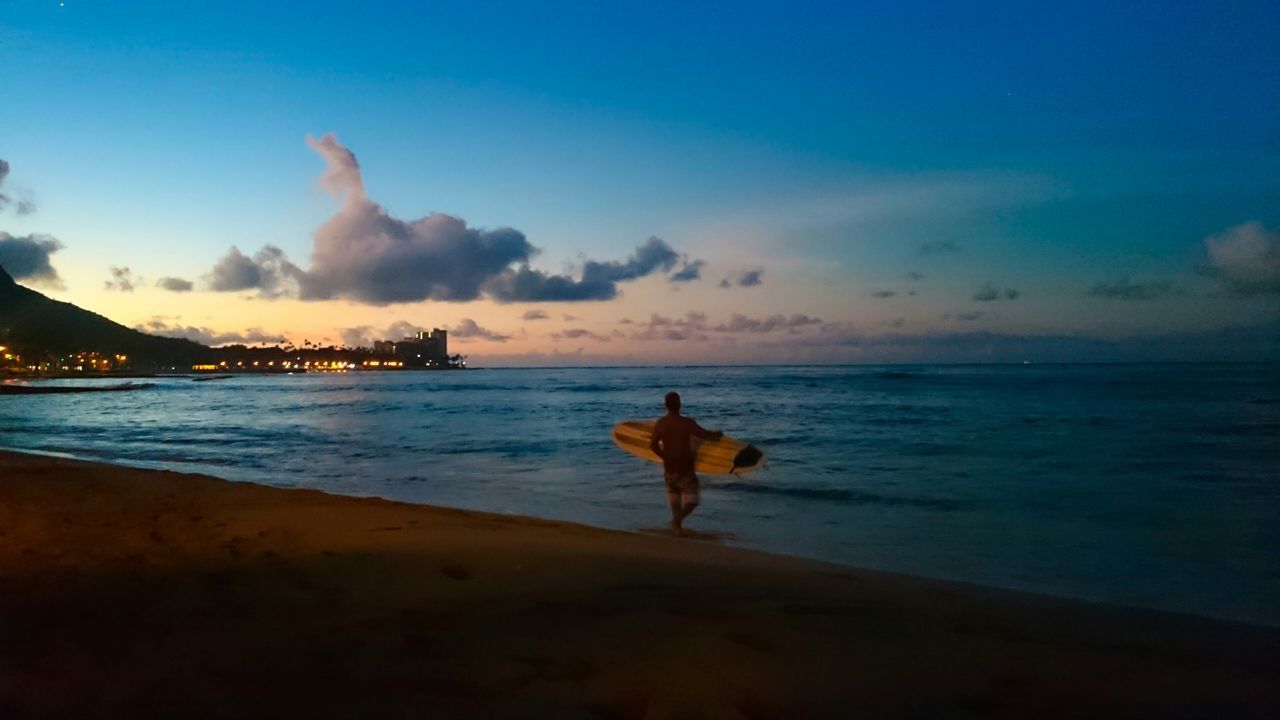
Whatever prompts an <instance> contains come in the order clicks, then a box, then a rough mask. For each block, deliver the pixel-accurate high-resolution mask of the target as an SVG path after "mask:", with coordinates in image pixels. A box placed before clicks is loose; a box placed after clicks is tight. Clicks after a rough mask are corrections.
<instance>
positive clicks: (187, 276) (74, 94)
mask: <svg viewBox="0 0 1280 720" xmlns="http://www.w3.org/2000/svg"><path fill="white" fill-rule="evenodd" d="M1114 5H1115V4H1114V3H1092V2H1083V3H1074V4H1066V5H1060V6H1054V7H1043V6H1041V4H1038V3H1014V2H1010V3H999V2H994V3H992V2H989V3H981V4H969V3H955V2H920V3H913V2H903V3H878V2H877V3H872V2H867V3H855V2H849V3H827V2H823V3H807V2H797V1H795V0H791V1H788V2H777V3H772V2H770V3H766V2H740V3H733V4H721V3H676V2H671V3H667V2H659V1H654V0H650V1H649V2H643V3H640V2H637V3H622V2H617V3H555V2H540V3H517V2H503V3H488V2H458V3H437V2H432V3H420V2H377V1H375V2H361V3H355V2H347V3H343V2H312V3H307V4H305V5H297V4H292V3H261V2H238V1H236V0H228V1H226V2H220V3H206V2H185V1H182V0H177V1H170V2H164V3H158V2H129V1H115V2H94V1H90V0H64V2H57V1H53V2H47V1H44V0H38V1H37V0H0V163H2V164H0V265H3V266H4V267H5V268H6V269H7V270H8V271H9V272H10V273H11V274H13V275H14V276H15V277H16V278H17V279H18V281H19V282H20V283H22V284H24V285H27V286H29V287H32V288H33V289H37V290H39V291H41V292H44V293H46V294H48V295H50V296H51V297H54V298H57V299H59V300H66V301H68V302H72V303H75V304H77V305H80V306H82V307H85V308H88V309H91V310H94V311H95V312H99V313H101V314H103V315H106V316H107V317H109V318H111V319H113V320H116V321H117V322H121V323H123V324H125V325H128V326H130V327H138V328H141V329H145V330H147V331H148V332H154V333H157V334H168V335H175V336H183V337H190V338H192V339H197V340H200V341H203V342H210V343H229V342H237V341H245V342H250V343H255V342H274V341H275V340H277V339H280V338H287V339H289V340H292V341H293V342H295V343H298V344H301V343H303V342H305V341H310V342H324V343H338V344H341V343H347V344H352V345H358V344H368V343H370V342H371V341H372V340H375V339H398V338H399V337H401V336H403V335H405V334H409V333H412V332H414V331H416V330H417V329H422V328H432V327H441V328H447V329H448V330H449V331H450V333H451V334H450V347H451V350H452V351H454V352H461V353H464V354H466V355H467V356H468V358H469V360H470V361H471V364H473V365H489V366H500V365H577V364H651V363H658V364H665V363H783V362H805V363H808V362H813V363H844V362H854V363H858V362H1021V361H1024V360H1029V361H1034V362H1046V361H1094V360H1098V361H1112V360H1203V359H1223V360H1255V359H1280V43H1277V42H1275V38H1276V37H1280V5H1277V4H1276V3H1274V2H1271V1H1269V0H1264V1H1262V2H1232V3H1122V4H1120V5H1123V7H1114Z"/></svg>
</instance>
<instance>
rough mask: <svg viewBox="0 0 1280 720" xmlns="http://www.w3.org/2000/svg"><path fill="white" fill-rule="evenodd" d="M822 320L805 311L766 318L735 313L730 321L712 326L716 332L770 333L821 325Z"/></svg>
mask: <svg viewBox="0 0 1280 720" xmlns="http://www.w3.org/2000/svg"><path fill="white" fill-rule="evenodd" d="M821 324H822V320H821V319H820V318H816V317H810V316H808V315H805V314H803V313H792V314H791V315H789V316H786V315H770V316H768V317H765V318H751V317H747V316H746V315H740V314H738V313H734V314H733V315H732V316H731V317H730V318H729V322H727V323H721V324H720V325H717V326H716V327H714V328H712V329H713V330H715V331H716V332H726V333H768V332H773V331H775V330H797V329H799V328H803V327H809V326H813V325H821Z"/></svg>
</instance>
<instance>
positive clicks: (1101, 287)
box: [1085, 277, 1172, 301]
mask: <svg viewBox="0 0 1280 720" xmlns="http://www.w3.org/2000/svg"><path fill="white" fill-rule="evenodd" d="M1171 290H1172V287H1171V286H1170V285H1169V283H1168V282H1150V283H1135V282H1133V281H1132V280H1130V279H1129V278H1128V277H1124V278H1120V279H1119V280H1115V281H1110V282H1108V281H1101V282H1098V283H1097V284H1095V285H1094V286H1093V287H1091V288H1089V290H1088V291H1087V292H1085V296H1086V297H1093V298H1101V299H1103V300H1130V301H1140V300H1154V299H1156V298H1159V297H1164V296H1165V295H1168V294H1169V292H1170V291H1171Z"/></svg>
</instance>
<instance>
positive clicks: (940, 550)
mask: <svg viewBox="0 0 1280 720" xmlns="http://www.w3.org/2000/svg"><path fill="white" fill-rule="evenodd" d="M65 382H79V381H65ZM155 382H156V383H157V386H156V387H154V388H151V389H148V390H144V391H138V392H127V393H89V394H65V395H40V396H5V397H0V445H2V446H4V447H7V448H11V449H19V450H37V451H43V452H52V453H63V454H67V455H71V456H75V457H80V458H87V459H94V460H102V461H107V462H113V463H119V464H124V465H133V466H140V467H152V468H167V469H173V470H180V471H186V472H200V473H206V474H210V475H215V476H219V477H224V478H227V479H231V480H243V481H252V482H258V483H263V484H267V485H275V486H281V487H310V488H317V489H320V490H325V491H328V492H334V493H342V494H348V495H376V496H380V497H386V498H392V499H396V500H406V501H410V502H421V503H431V504H436V505H445V506H452V507H461V508H471V509H477V510H487V511H493V512H499V513H518V514H523V515H534V516H538V517H544V518H554V519H562V520H570V521H575V522H581V523H587V524H591V525H598V526H603V527H609V528H616V529H622V530H640V529H647V528H656V527H661V526H663V525H664V524H665V522H666V521H667V519H668V511H667V508H666V499H665V494H664V490H663V485H662V479H661V472H660V468H659V467H658V466H656V465H651V464H648V463H645V462H643V461H641V460H638V459H636V458H634V457H631V456H630V455H627V454H625V453H623V452H622V451H620V450H619V449H617V448H616V447H615V446H614V445H613V444H612V442H611V441H610V435H609V433H610V430H611V428H612V427H613V425H614V424H615V423H616V422H618V421H620V420H623V419H631V418H654V417H657V416H658V415H660V414H661V413H662V397H663V395H664V394H665V393H666V392H667V391H668V390H677V391H679V392H680V393H681V394H682V395H683V397H684V403H685V412H686V414H689V415H691V416H693V417H695V418H696V419H697V420H698V421H699V422H701V423H702V424H703V425H704V426H705V427H708V428H712V429H723V430H724V431H726V432H727V433H729V434H730V435H733V436H735V437H739V438H742V439H747V440H750V441H752V442H754V443H755V444H756V445H757V446H758V447H760V448H761V449H762V450H764V452H765V453H766V455H767V456H768V464H767V466H766V467H765V468H764V469H762V470H760V471H758V472H755V473H751V474H748V475H746V476H743V477H736V478H735V477H729V478H713V477H707V478H703V481H704V483H703V488H704V489H703V503H702V506H701V507H700V508H699V509H698V511H697V512H696V513H695V514H694V515H693V516H692V517H691V518H690V519H689V521H688V525H689V527H691V528H694V529H697V530H701V531H705V532H708V533H714V534H717V535H720V536H722V537H724V538H725V539H724V540H723V541H724V542H727V543H730V544H734V545H741V546H744V547H751V548H758V549H763V550H768V551H772V552H779V553H786V554H791V555H799V556H804V557H811V558H818V559H822V560H828V561H832V562H836V563H842V564H846V565H853V566H860V567H869V568H878V569H883V570H889V571H894V572H900V573H908V574H913V575H923V576H928V577H936V578H945V579H951V580H961V581H967V582H973V583H979V584H984V585H992V586H999V587H1007V588H1016V589H1022V590H1030V591H1035V592H1042V593H1048V594H1053V595H1060V596H1067V597H1075V598H1085V599H1090V600H1096V601H1106V602H1114V603H1121V604H1125V605H1133V606H1142V607H1152V608H1162V609H1168V610H1175V611H1185V612H1190V613H1195V614H1200V615H1208V616H1213V617H1221V618H1230V619H1238V620H1245V621H1250V622H1255V623H1262V624H1267V625H1273V626H1278V625H1280V366H1277V365H1274V364H1167V365H953V366H942V365H938V366H934V365H919V366H903V365H895V366H841V367H649V368H563V369H493V370H484V369H481V370H469V371H465V372H399V373H395V372H391V373H351V374H308V375H256V376H236V377H233V378H231V379H227V380H219V381H215V382H202V383H196V382H192V381H191V380H190V379H189V378H161V379H157V380H156V381H155Z"/></svg>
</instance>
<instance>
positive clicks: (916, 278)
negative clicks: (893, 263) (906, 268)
mask: <svg viewBox="0 0 1280 720" xmlns="http://www.w3.org/2000/svg"><path fill="white" fill-rule="evenodd" d="M906 277H907V279H908V280H910V281H911V282H920V281H921V280H923V279H924V275H923V274H921V273H918V272H909V273H907V276H906Z"/></svg>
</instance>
